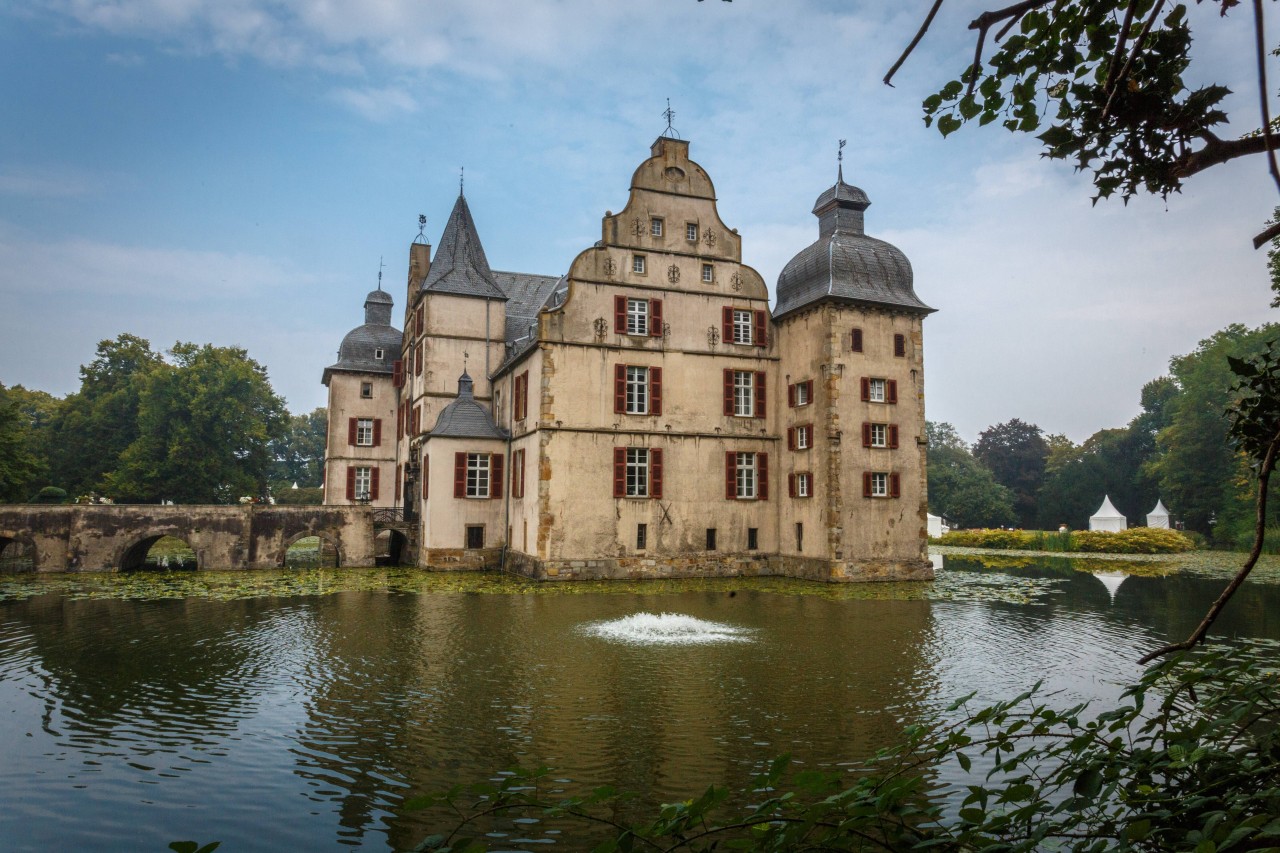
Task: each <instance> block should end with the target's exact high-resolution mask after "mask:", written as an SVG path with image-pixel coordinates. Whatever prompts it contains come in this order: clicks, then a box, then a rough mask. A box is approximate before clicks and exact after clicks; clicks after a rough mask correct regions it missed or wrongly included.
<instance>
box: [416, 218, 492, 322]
mask: <svg viewBox="0 0 1280 853" xmlns="http://www.w3.org/2000/svg"><path fill="white" fill-rule="evenodd" d="M422 289H423V290H426V291H431V292H433V293H452V294H456V295H458V296H477V297H481V298H485V299H506V298H507V296H506V294H505V293H503V292H502V288H500V287H498V284H497V282H496V281H494V278H493V271H492V270H491V269H489V259H488V258H486V257H485V254H484V246H483V245H481V243H480V235H479V234H477V233H476V223H475V220H473V219H472V218H471V208H469V207H468V206H467V197H466V196H464V195H462V193H458V200H457V201H456V202H455V203H454V205H453V212H452V213H450V214H449V221H448V223H446V224H445V226H444V234H442V235H441V236H440V245H439V246H438V247H437V248H436V257H435V260H433V261H432V262H431V269H430V271H429V272H428V273H427V278H426V281H424V282H423V283H422Z"/></svg>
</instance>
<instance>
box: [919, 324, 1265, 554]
mask: <svg viewBox="0 0 1280 853" xmlns="http://www.w3.org/2000/svg"><path fill="white" fill-rule="evenodd" d="M1278 337H1280V325H1276V324H1267V325H1263V326H1260V327H1258V328H1256V329H1249V328H1246V327H1245V326H1242V325H1232V326H1228V327H1227V328H1225V329H1223V330H1221V331H1219V332H1218V333H1216V334H1214V335H1213V336H1212V337H1210V338H1207V339H1206V340H1203V341H1201V342H1200V344H1199V346H1197V347H1196V349H1195V350H1194V351H1193V352H1191V353H1188V354H1187V355H1182V356H1177V357H1176V358H1174V359H1172V360H1171V361H1170V363H1169V375H1168V376H1162V377H1160V378H1158V379H1153V380H1151V381H1150V382H1148V383H1147V384H1146V385H1145V386H1143V388H1142V392H1141V404H1142V411H1141V412H1140V413H1139V414H1138V415H1137V416H1136V417H1135V418H1134V419H1133V420H1131V421H1130V422H1129V423H1128V424H1127V425H1125V426H1123V427H1117V428H1112V429H1102V430H1099V431H1098V432H1096V433H1094V434H1093V435H1092V436H1090V437H1089V438H1088V439H1086V440H1085V441H1084V443H1083V444H1079V445H1077V444H1075V443H1074V442H1072V441H1071V440H1070V439H1068V438H1067V437H1066V436H1063V435H1054V434H1048V435H1046V434H1045V433H1044V431H1043V430H1042V429H1041V428H1040V427H1039V426H1036V425H1035V424H1029V423H1025V422H1024V421H1022V420H1019V419H1018V418H1014V419H1012V420H1010V421H1008V422H1006V423H1002V424H996V425H995V426H992V427H990V428H988V429H987V430H985V431H984V432H982V433H981V434H980V435H979V436H978V441H977V443H976V444H974V445H973V447H972V448H970V447H969V446H967V445H966V444H965V442H964V441H963V440H962V439H961V438H960V436H959V435H958V434H957V433H956V431H955V429H954V428H953V427H952V426H951V425H950V424H947V423H932V422H931V423H929V424H928V433H927V437H928V441H929V508H930V511H931V512H933V513H935V514H938V515H943V516H945V517H947V518H948V519H950V521H951V522H952V523H953V524H955V525H957V526H960V527H996V526H1002V525H1017V526H1020V527H1025V528H1039V529H1047V530H1053V529H1057V527H1058V526H1059V525H1060V524H1066V525H1067V526H1069V527H1071V528H1073V529H1083V528H1087V527H1088V523H1089V516H1090V515H1091V514H1092V513H1093V512H1095V511H1096V510H1097V509H1098V506H1099V504H1101V502H1102V496H1103V495H1104V494H1105V495H1110V497H1111V501H1112V503H1113V504H1114V505H1115V507H1116V508H1117V509H1118V510H1120V511H1121V512H1122V513H1124V514H1125V515H1126V516H1127V517H1128V518H1129V522H1130V524H1140V523H1145V516H1146V514H1147V513H1148V512H1149V511H1150V510H1151V509H1152V508H1153V507H1154V506H1155V503H1156V500H1157V499H1160V500H1163V501H1164V503H1165V505H1166V506H1167V507H1168V508H1169V509H1170V510H1171V511H1172V513H1173V515H1174V517H1175V518H1177V519H1179V520H1181V521H1183V522H1184V523H1185V525H1186V527H1187V529H1188V530H1193V531H1196V532H1199V533H1202V534H1204V535H1206V536H1210V537H1212V538H1213V539H1214V540H1215V541H1216V542H1218V543H1220V544H1225V545H1236V546H1244V545H1247V544H1248V543H1249V542H1251V541H1252V535H1253V520H1254V519H1253V515H1254V477H1253V474H1252V472H1251V469H1250V467H1249V460H1248V459H1247V457H1246V455H1245V454H1243V453H1241V452H1239V451H1238V449H1237V448H1236V447H1234V446H1233V444H1232V443H1231V442H1230V441H1229V440H1228V436H1227V429H1228V420H1227V416H1226V413H1225V412H1226V407H1227V404H1228V402H1229V401H1230V399H1231V391H1230V390H1229V389H1230V386H1231V380H1232V372H1231V368H1230V366H1229V364H1228V361H1227V360H1228V358H1238V359H1243V358H1251V357H1253V356H1256V355H1258V354H1259V353H1261V352H1262V351H1263V349H1264V348H1265V345H1266V343H1267V341H1270V340H1274V339H1276V338H1278ZM1276 503H1277V502H1275V501H1272V502H1271V506H1272V507H1273V509H1272V510H1270V512H1271V513H1272V518H1271V523H1272V524H1273V525H1274V524H1276V523H1280V518H1277V517H1276V515H1277V510H1276V509H1274V507H1275V506H1276Z"/></svg>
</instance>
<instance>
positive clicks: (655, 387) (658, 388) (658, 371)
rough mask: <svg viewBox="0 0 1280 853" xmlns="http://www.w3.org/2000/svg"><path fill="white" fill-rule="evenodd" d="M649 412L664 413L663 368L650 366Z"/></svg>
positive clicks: (653, 413) (654, 413) (652, 413)
mask: <svg viewBox="0 0 1280 853" xmlns="http://www.w3.org/2000/svg"><path fill="white" fill-rule="evenodd" d="M649 414H651V415H660V414H662V368H661V367H650V368H649Z"/></svg>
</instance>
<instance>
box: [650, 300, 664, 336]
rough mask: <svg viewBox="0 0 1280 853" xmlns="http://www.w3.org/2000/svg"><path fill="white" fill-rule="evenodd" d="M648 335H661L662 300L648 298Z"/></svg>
mask: <svg viewBox="0 0 1280 853" xmlns="http://www.w3.org/2000/svg"><path fill="white" fill-rule="evenodd" d="M649 336H650V337H654V338H660V337H662V300H661V299H650V300H649Z"/></svg>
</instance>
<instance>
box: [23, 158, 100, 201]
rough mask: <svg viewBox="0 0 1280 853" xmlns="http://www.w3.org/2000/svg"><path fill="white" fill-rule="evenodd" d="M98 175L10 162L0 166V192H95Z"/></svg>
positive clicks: (58, 195)
mask: <svg viewBox="0 0 1280 853" xmlns="http://www.w3.org/2000/svg"><path fill="white" fill-rule="evenodd" d="M101 187H102V181H101V179H100V178H97V177H94V176H92V175H88V174H85V173H83V172H80V171H78V170H74V169H52V168H45V167H40V166H24V167H17V166H10V167H7V168H2V169H0V196H4V195H9V196H21V197H24V198H44V199H50V198H75V197H77V196H84V195H90V194H92V193H95V192H98V191H99V190H100V189H101Z"/></svg>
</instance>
